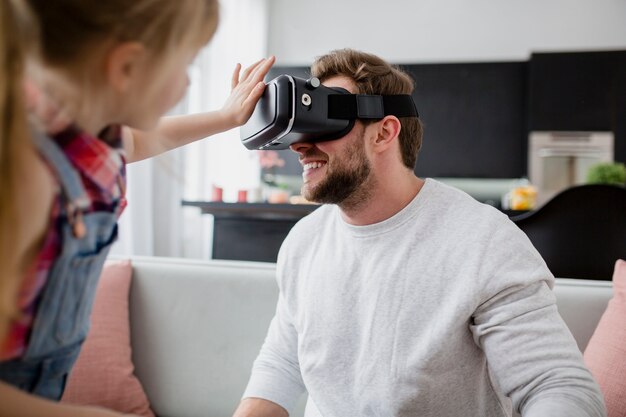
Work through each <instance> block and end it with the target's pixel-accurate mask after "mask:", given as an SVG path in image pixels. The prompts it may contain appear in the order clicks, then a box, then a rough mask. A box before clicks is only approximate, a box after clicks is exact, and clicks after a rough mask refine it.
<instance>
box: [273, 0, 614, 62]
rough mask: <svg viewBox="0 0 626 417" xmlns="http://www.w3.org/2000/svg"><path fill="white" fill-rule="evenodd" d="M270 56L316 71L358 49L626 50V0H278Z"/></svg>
mask: <svg viewBox="0 0 626 417" xmlns="http://www.w3.org/2000/svg"><path fill="white" fill-rule="evenodd" d="M269 6H270V9H269V38H268V51H269V53H271V54H275V55H276V56H277V59H278V64H279V65H308V64H310V63H311V62H312V60H313V59H314V57H315V56H317V55H321V54H324V53H326V52H328V51H330V50H332V49H337V48H344V47H352V48H356V49H361V50H364V51H367V52H372V53H374V54H377V55H380V56H381V57H383V58H385V59H387V60H388V61H391V62H394V63H426V62H463V61H464V62H474V61H509V60H526V59H527V58H528V57H529V56H530V53H531V52H542V51H543V52H545V51H578V50H606V49H626V0H382V1H381V0H377V1H375V0H315V1H313V0H270V2H269Z"/></svg>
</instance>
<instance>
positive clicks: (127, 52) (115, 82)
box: [105, 42, 147, 92]
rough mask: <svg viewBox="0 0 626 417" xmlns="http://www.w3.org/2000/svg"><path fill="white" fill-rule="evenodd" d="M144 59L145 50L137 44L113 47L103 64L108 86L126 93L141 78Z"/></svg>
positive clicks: (121, 44) (128, 43) (130, 43)
mask: <svg viewBox="0 0 626 417" xmlns="http://www.w3.org/2000/svg"><path fill="white" fill-rule="evenodd" d="M146 59H147V51H146V48H145V47H144V46H143V45H142V44H141V43H139V42H122V43H119V44H117V45H115V46H114V47H113V48H112V49H111V50H110V51H109V54H108V55H107V59H106V62H105V65H106V76H107V81H108V83H109V85H110V86H111V87H113V88H114V89H115V90H116V91H118V92H126V91H127V90H128V89H129V88H130V86H131V85H132V83H133V82H134V81H135V80H137V79H139V78H140V77H141V75H142V73H143V68H144V66H145V61H146Z"/></svg>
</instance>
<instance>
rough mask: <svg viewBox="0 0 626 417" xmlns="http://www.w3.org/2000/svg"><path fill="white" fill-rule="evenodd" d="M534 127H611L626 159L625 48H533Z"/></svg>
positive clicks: (530, 73)
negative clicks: (545, 50) (551, 50)
mask: <svg viewBox="0 0 626 417" xmlns="http://www.w3.org/2000/svg"><path fill="white" fill-rule="evenodd" d="M528 91H529V93H528V114H529V129H530V130H531V131H577V130H582V131H612V132H613V133H614V134H615V159H616V160H621V161H625V160H626V126H625V123H626V122H625V119H626V51H606V52H559V53H535V54H532V56H531V59H530V63H529V70H528Z"/></svg>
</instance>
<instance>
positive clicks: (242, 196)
mask: <svg viewBox="0 0 626 417" xmlns="http://www.w3.org/2000/svg"><path fill="white" fill-rule="evenodd" d="M237 202H238V203H247V202H248V191H246V190H239V192H238V193H237Z"/></svg>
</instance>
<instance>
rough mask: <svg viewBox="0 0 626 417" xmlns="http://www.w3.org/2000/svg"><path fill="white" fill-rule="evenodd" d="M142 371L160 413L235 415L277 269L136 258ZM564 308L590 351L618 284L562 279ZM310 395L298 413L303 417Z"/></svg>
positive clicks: (136, 337)
mask: <svg viewBox="0 0 626 417" xmlns="http://www.w3.org/2000/svg"><path fill="white" fill-rule="evenodd" d="M132 263H133V281H132V286H131V294H130V320H131V332H132V345H133V360H134V362H135V365H136V373H137V376H138V377H139V379H140V380H141V382H142V383H143V385H144V388H145V390H146V393H147V395H148V398H149V400H150V402H151V404H152V407H153V409H154V410H155V412H156V413H157V415H158V416H163V417H169V416H171V417H195V416H203V417H230V416H231V415H232V413H233V411H234V409H235V407H236V406H237V404H238V403H239V400H240V398H241V394H242V393H243V390H244V388H245V386H246V383H247V381H248V377H249V374H250V369H251V366H252V362H253V361H254V359H255V358H256V356H257V354H258V351H259V348H260V347H261V344H262V343H263V340H264V337H265V333H266V331H267V328H268V326H269V323H270V320H271V318H272V317H273V315H274V309H275V304H276V300H277V297H278V289H277V287H276V281H275V277H274V273H275V265H274V264H266V263H258V262H240V261H192V260H182V259H173V258H142V257H138V258H133V260H132ZM555 293H556V296H557V300H558V305H559V310H560V311H561V314H562V315H563V317H564V319H565V321H566V322H567V324H568V326H570V329H571V330H572V332H573V334H574V337H575V338H576V341H577V342H578V345H579V347H580V348H581V350H582V349H584V347H585V346H586V344H587V341H588V340H589V338H590V337H591V334H592V333H593V329H594V328H595V326H596V324H597V323H598V320H599V318H600V316H601V314H602V312H603V311H604V309H605V307H606V304H607V301H608V299H609V298H610V297H611V293H612V291H611V283H610V282H598V281H583V280H558V281H557V286H556V289H555ZM304 402H305V398H303V399H302V400H301V401H300V405H299V407H298V410H297V411H296V413H294V415H295V416H301V415H303V410H304Z"/></svg>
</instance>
